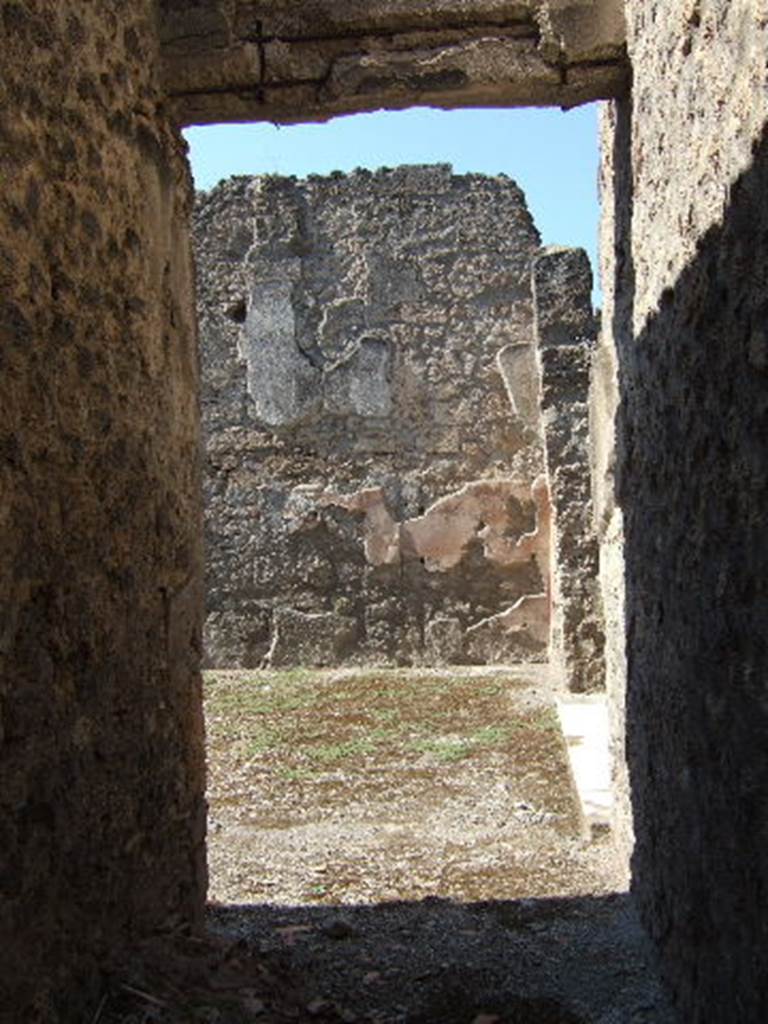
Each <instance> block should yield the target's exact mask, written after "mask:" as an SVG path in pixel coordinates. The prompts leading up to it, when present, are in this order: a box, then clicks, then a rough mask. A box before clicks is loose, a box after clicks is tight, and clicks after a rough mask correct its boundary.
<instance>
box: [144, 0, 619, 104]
mask: <svg viewBox="0 0 768 1024" xmlns="http://www.w3.org/2000/svg"><path fill="white" fill-rule="evenodd" d="M621 7H622V5H621V4H620V3H619V0H601V2H598V3H587V2H586V0H570V2H566V0H527V2H516V3H514V2H512V3H510V2H506V0H436V2H433V3H430V4H429V5H426V4H425V5H414V4H412V3H405V2H404V0H377V2H376V0H374V2H366V3H363V2H362V0H360V2H356V0H339V2H336V3H319V2H318V3H302V4H296V3H286V2H284V3H265V2H247V0H234V2H233V0H229V2H225V0H201V2H199V3H197V4H195V5H194V6H193V7H191V8H190V7H189V5H187V4H181V3H179V2H177V0H164V2H162V3H161V5H160V11H161V13H160V27H161V51H162V64H163V79H164V87H165V92H166V96H167V100H168V104H169V107H170V110H171V113H172V116H173V117H174V119H175V120H176V121H177V122H178V123H179V124H205V123H211V122H222V121H230V122H237V121H274V122H277V123H291V122H297V121H323V120H327V119H329V118H332V117H335V116H338V115H342V114H349V113H355V112H362V111H369V110H377V109H392V110H394V109H402V108H405V107H410V106H414V105H430V106H436V107H442V108H446V109H449V108H457V107H471V106H492V107H504V106H509V107H512V106H563V107H571V106H576V105H578V104H581V103H586V102H590V101H593V100H596V99H610V98H613V97H615V96H618V95H621V94H622V93H623V92H624V91H625V90H626V87H627V81H628V71H627V64H626V59H625V52H624V33H623V15H622V14H621ZM414 8H416V9H415V10H414Z"/></svg>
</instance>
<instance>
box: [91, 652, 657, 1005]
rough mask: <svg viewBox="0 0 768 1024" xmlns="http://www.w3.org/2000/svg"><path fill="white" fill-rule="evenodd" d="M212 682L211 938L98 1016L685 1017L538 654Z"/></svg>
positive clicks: (149, 967)
mask: <svg viewBox="0 0 768 1024" xmlns="http://www.w3.org/2000/svg"><path fill="white" fill-rule="evenodd" d="M205 692H206V722H207V731H208V768H209V803H210V816H209V817H210V820H209V844H208V856H209V869H210V897H211V906H210V909H209V936H208V939H207V940H206V943H202V944H198V945H195V941H196V940H194V939H189V938H183V937H182V938H179V937H177V938H176V939H175V940H174V941H175V945H173V947H172V948H171V947H169V946H168V943H167V942H166V944H165V946H164V947H162V948H163V949H164V950H165V952H162V950H160V949H151V948H150V949H149V950H148V951H145V952H141V953H140V955H139V956H138V957H137V959H136V961H135V963H134V969H133V973H132V975H131V976H130V977H129V978H128V983H127V987H126V982H125V977H124V976H123V975H121V984H120V985H118V987H117V992H118V994H119V1000H118V1003H117V1004H115V1005H116V1006H117V1007H118V1009H117V1011H116V1012H115V1013H114V1014H112V1015H110V1014H109V1013H107V1014H105V1016H104V1018H103V1020H102V1021H100V1024H118V1022H119V1024H149V1022H158V1024H161V1022H162V1024H166V1022H168V1024H170V1022H172V1024H181V1022H184V1024H186V1022H187V1021H189V1022H193V1021H204V1022H206V1024H247V1022H255V1024H270V1022H274V1024H286V1022H290V1021H307V1022H309V1021H312V1022H319V1024H323V1022H334V1024H337V1022H346V1024H354V1022H362V1024H675V1020H676V1018H675V1017H674V1014H673V1011H672V1009H671V1007H670V1006H669V1004H668V1002H667V999H666V996H665V994H664V992H663V990H662V988H661V987H660V984H659V981H658V977H657V974H656V969H655V965H654V962H653V957H652V953H651V950H650V949H649V946H648V944H647V941H646V939H645V936H644V934H643V932H642V929H641V927H640V925H639V923H638V920H637V917H636V914H635V911H634V908H633V906H632V903H631V900H630V898H629V897H628V896H627V894H626V893H625V892H624V891H623V888H624V884H623V883H624V877H625V870H624V867H623V866H622V865H620V864H618V863H617V862H616V860H615V859H614V855H613V852H612V848H611V845H610V841H609V840H608V839H605V840H603V841H601V842H598V843H594V842H587V841H586V840H585V839H584V838H583V835H582V829H581V826H580V820H579V816H578V810H577V805H576V802H575V799H574V795H573V792H572V789H571V784H570V779H569V774H568V768H567V761H566V754H565V748H564V744H563V740H562V737H561V734H560V731H559V729H558V727H557V719H556V716H555V712H554V706H553V688H552V681H551V679H550V677H549V673H548V670H547V668H546V667H545V666H540V665H539V666H527V667H522V668H515V669H508V670H501V669H461V670H455V671H453V670H452V671H435V670H394V669H392V670H359V671H347V670H345V671H322V672H318V671H305V670H292V671H286V672H215V673H208V674H207V676H206V681H205ZM190 944H191V945H190ZM169 950H170V952H169ZM111 1006H112V1004H110V1008H111Z"/></svg>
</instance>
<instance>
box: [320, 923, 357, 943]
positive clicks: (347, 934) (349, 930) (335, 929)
mask: <svg viewBox="0 0 768 1024" xmlns="http://www.w3.org/2000/svg"><path fill="white" fill-rule="evenodd" d="M358 934H359V933H358V932H357V931H356V930H355V929H354V928H353V927H352V925H351V924H348V923H347V922H346V921H332V922H331V923H330V924H329V925H326V926H325V928H323V935H325V936H326V938H328V939H354V938H356V937H357V935H358Z"/></svg>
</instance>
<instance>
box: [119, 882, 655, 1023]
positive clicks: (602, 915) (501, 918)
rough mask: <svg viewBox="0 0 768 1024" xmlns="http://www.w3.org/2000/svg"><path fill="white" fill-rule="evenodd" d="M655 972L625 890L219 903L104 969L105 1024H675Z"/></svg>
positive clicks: (649, 951)
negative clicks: (205, 924) (187, 927)
mask: <svg viewBox="0 0 768 1024" xmlns="http://www.w3.org/2000/svg"><path fill="white" fill-rule="evenodd" d="M653 964H654V962H653V956H652V952H651V950H650V944H649V943H648V941H647V939H646V937H645V934H644V932H643V931H642V929H641V927H640V925H639V923H638V919H637V916H636V914H635V911H634V909H633V905H632V901H631V899H630V898H629V897H628V896H627V895H625V894H615V895H613V894H612V895H609V896H601V897H590V896H586V897H579V898H567V899H565V898H563V899H560V898H553V899H525V900H493V901H486V902H476V903H459V902H454V901H450V900H445V899H440V898H437V897H429V898H427V899H424V900H422V901H419V902H405V901H403V902H391V903H379V904H368V905H359V904H358V905H343V906H341V905H324V906H279V905H247V906H236V905H226V906H225V905H214V906H212V907H210V908H209V934H208V937H207V939H206V940H205V941H202V940H194V939H190V938H189V937H179V936H177V937H176V938H174V939H169V938H166V939H164V940H157V941H155V942H154V943H145V944H144V946H143V947H141V948H140V949H138V950H136V952H135V954H134V956H133V957H132V959H131V960H130V962H129V967H128V968H127V969H126V968H125V965H123V968H122V969H121V970H117V971H115V972H114V973H113V976H112V979H111V985H110V990H109V996H108V997H107V1002H106V1003H105V1006H104V1013H103V1016H102V1018H101V1024H129V1022H133V1021H136V1020H142V1021H152V1022H156V1024H180V1022H181V1021H184V1022H187V1021H198V1020H200V1021H207V1022H216V1024H244V1022H246V1021H252V1020H255V1021H259V1022H261V1024H267V1022H269V1021H272V1022H285V1021H320V1022H328V1024H332V1022H333V1024H338V1022H346V1024H354V1022H367V1024H631V1022H638V1024H639V1022H653V1024H673V1021H674V1018H673V1017H672V1015H671V1013H670V1009H669V1006H668V1005H667V1003H666V1002H665V999H664V996H663V995H662V993H661V990H660V988H659V985H658V982H657V979H656V976H655V973H654V966H653ZM139 1013H145V1014H146V1016H144V1017H141V1016H139V1015H138V1014H139ZM131 1014H134V1016H131Z"/></svg>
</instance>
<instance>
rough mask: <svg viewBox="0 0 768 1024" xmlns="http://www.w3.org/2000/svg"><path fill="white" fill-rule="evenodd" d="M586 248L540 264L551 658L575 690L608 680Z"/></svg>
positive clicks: (593, 330) (536, 291)
mask: <svg viewBox="0 0 768 1024" xmlns="http://www.w3.org/2000/svg"><path fill="white" fill-rule="evenodd" d="M591 293H592V270H591V268H590V265H589V259H588V257H587V254H586V253H585V252H584V250H583V249H564V248H558V247H554V246H553V247H549V248H547V249H544V250H543V251H542V252H541V253H539V254H538V255H537V256H536V258H535V260H534V263H533V297H534V309H535V331H536V344H537V347H538V358H539V367H540V370H539V372H540V377H541V389H540V391H541V411H542V415H543V421H544V424H543V431H542V434H543V437H544V447H545V453H546V470H547V478H548V480H549V487H550V491H551V496H552V506H553V510H554V522H553V526H552V538H551V539H552V555H551V565H552V606H553V611H554V621H553V628H552V644H551V659H552V661H553V663H554V664H556V665H557V667H558V668H559V670H560V673H561V675H562V676H563V678H565V679H567V681H568V687H569V689H571V690H574V691H582V692H583V691H586V690H596V689H601V688H602V687H603V685H604V681H605V665H604V660H603V648H604V645H605V636H604V633H603V611H602V600H601V595H600V586H599V576H598V562H599V558H598V543H597V534H596V532H595V527H594V522H593V514H592V494H591V468H590V443H589V375H590V361H591V358H592V354H593V351H594V348H595V341H596V335H597V321H596V320H595V316H594V313H593V311H592V299H591Z"/></svg>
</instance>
